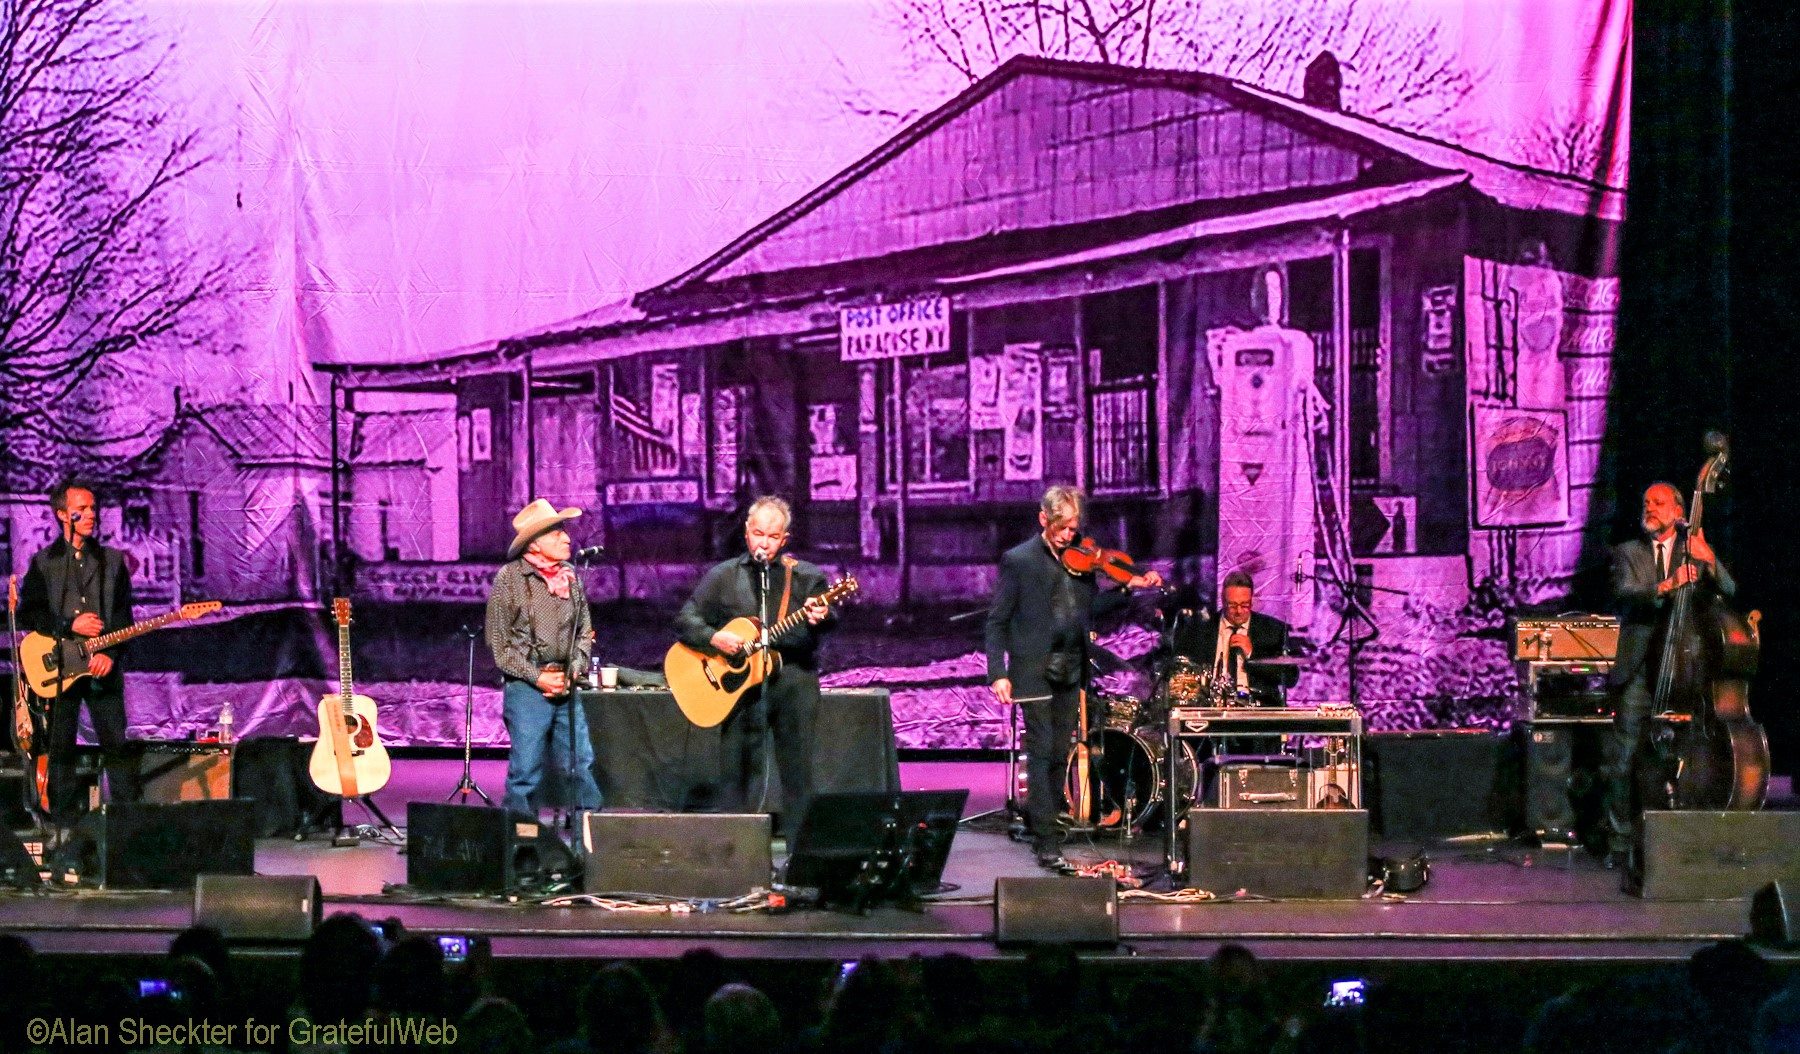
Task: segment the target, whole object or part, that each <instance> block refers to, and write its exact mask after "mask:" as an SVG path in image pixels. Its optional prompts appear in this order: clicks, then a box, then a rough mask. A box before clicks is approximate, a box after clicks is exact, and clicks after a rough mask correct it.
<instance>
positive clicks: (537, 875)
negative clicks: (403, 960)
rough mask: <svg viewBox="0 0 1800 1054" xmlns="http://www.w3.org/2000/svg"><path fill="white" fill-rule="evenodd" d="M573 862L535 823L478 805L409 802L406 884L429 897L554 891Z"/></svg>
mask: <svg viewBox="0 0 1800 1054" xmlns="http://www.w3.org/2000/svg"><path fill="white" fill-rule="evenodd" d="M574 874H575V860H574V856H573V855H572V854H570V852H569V848H568V846H566V845H564V844H563V843H562V840H561V839H559V838H558V837H557V836H556V832H554V831H552V830H550V829H549V828H547V827H545V826H544V825H543V824H540V823H538V822H537V820H536V819H534V818H531V817H527V816H520V815H516V814H514V813H509V812H507V811H506V810H505V809H495V808H488V807H484V806H478V805H449V804H438V803H432V802H408V803H407V806H406V884H407V885H409V886H411V887H413V888H414V889H417V890H420V891H422V892H428V893H501V892H505V891H506V890H509V889H518V888H521V887H526V886H538V887H543V886H549V885H554V884H556V883H558V882H560V881H562V880H563V879H565V878H569V877H572V876H573V875H574Z"/></svg>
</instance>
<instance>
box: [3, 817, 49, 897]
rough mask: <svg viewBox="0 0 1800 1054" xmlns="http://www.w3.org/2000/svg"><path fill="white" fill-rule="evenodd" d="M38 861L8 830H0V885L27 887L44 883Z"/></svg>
mask: <svg viewBox="0 0 1800 1054" xmlns="http://www.w3.org/2000/svg"><path fill="white" fill-rule="evenodd" d="M39 871H40V869H39V867H38V862H37V861H36V860H33V859H32V858H31V851H30V850H28V849H26V848H25V843H24V842H21V841H19V838H18V836H17V835H15V834H13V833H12V831H10V830H0V886H11V887H15V888H18V889H29V888H31V887H33V886H41V885H43V884H44V878H43V875H42V874H40V873H39Z"/></svg>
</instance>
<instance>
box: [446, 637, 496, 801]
mask: <svg viewBox="0 0 1800 1054" xmlns="http://www.w3.org/2000/svg"><path fill="white" fill-rule="evenodd" d="M462 631H463V634H464V635H465V636H467V637H468V638H469V679H468V680H467V681H465V682H463V688H464V693H463V770H462V779H461V780H459V781H458V782H457V784H456V789H455V790H453V791H451V792H450V797H448V798H445V799H444V800H445V801H455V800H456V796H457V795H458V794H460V795H462V803H463V804H464V805H467V804H469V792H470V791H474V792H475V793H476V794H477V795H479V796H480V798H481V804H483V805H486V806H489V807H492V806H493V804H494V799H492V798H490V797H488V796H487V791H484V790H482V789H481V784H479V783H476V782H475V772H474V768H473V764H472V761H473V758H472V750H471V746H472V744H473V742H474V739H475V638H476V637H479V636H480V635H481V630H480V628H479V627H474V628H471V627H470V626H467V625H464V626H463V627H462Z"/></svg>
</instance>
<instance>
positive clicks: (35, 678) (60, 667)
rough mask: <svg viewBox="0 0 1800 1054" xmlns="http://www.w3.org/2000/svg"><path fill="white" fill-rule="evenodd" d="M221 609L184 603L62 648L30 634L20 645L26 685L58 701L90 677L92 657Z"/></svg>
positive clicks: (209, 603) (214, 604)
mask: <svg viewBox="0 0 1800 1054" xmlns="http://www.w3.org/2000/svg"><path fill="white" fill-rule="evenodd" d="M221 607H224V605H223V604H221V603H220V602H219V601H217V600H206V601H201V602H199V603H194V604H183V605H181V606H180V607H179V608H176V609H175V610H174V611H169V612H165V613H163V614H161V615H158V616H156V617H155V618H153V619H145V620H144V621H143V622H136V623H133V624H131V625H129V626H126V627H125V628H124V629H121V630H114V631H113V632H111V633H108V634H105V635H103V636H99V637H90V638H88V639H86V640H82V639H80V638H77V639H75V640H65V641H62V642H61V643H60V646H59V644H58V642H57V641H56V640H55V638H52V637H48V636H45V635H44V634H42V633H27V634H25V639H24V640H22V641H20V642H19V668H20V669H21V670H22V671H24V674H25V686H26V687H27V688H29V689H31V694H33V695H35V696H37V697H38V698H39V699H54V698H56V697H57V696H59V695H61V694H62V693H63V692H65V691H67V690H68V688H69V686H70V685H72V684H74V683H75V682H76V681H79V680H81V679H82V678H83V677H86V676H88V668H87V661H88V659H89V658H90V657H92V656H94V655H96V654H98V653H100V652H103V651H105V650H106V649H108V648H110V647H113V646H114V645H118V644H123V643H125V642H126V641H128V640H130V639H131V638H133V637H141V636H143V635H144V634H146V633H149V632H150V631H151V630H158V629H162V628H163V627H164V626H167V625H168V624H169V623H171V622H186V621H188V620H190V619H197V618H199V617H200V616H202V615H210V614H212V613H213V612H215V611H217V610H219V609H220V608H221Z"/></svg>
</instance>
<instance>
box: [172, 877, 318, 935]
mask: <svg viewBox="0 0 1800 1054" xmlns="http://www.w3.org/2000/svg"><path fill="white" fill-rule="evenodd" d="M323 912H324V898H323V897H322V896H320V891H319V880H318V879H317V878H315V877H314V876H312V875H201V876H200V877H199V878H196V879H195V880H194V925H196V926H211V927H212V928H214V929H216V930H218V931H219V932H220V933H221V934H223V935H224V936H225V938H226V939H227V940H234V941H303V940H305V939H307V938H308V937H310V936H312V931H313V929H314V928H315V927H316V926H318V925H319V918H320V916H321V914H323Z"/></svg>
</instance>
